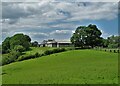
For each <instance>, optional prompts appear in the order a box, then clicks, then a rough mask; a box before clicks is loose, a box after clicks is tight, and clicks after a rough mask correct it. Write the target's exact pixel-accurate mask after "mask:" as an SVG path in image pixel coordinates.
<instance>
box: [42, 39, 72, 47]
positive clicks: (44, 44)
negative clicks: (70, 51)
mask: <svg viewBox="0 0 120 86" xmlns="http://www.w3.org/2000/svg"><path fill="white" fill-rule="evenodd" d="M70 46H72V43H71V42H68V41H55V39H49V40H44V41H43V42H42V43H41V44H40V47H70Z"/></svg>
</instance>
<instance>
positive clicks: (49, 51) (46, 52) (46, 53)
mask: <svg viewBox="0 0 120 86" xmlns="http://www.w3.org/2000/svg"><path fill="white" fill-rule="evenodd" d="M50 54H53V50H46V51H45V52H44V55H50Z"/></svg>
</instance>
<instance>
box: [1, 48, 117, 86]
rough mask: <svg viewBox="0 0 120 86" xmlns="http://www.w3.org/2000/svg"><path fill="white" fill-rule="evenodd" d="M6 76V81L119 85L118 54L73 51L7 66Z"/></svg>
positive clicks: (14, 82)
mask: <svg viewBox="0 0 120 86" xmlns="http://www.w3.org/2000/svg"><path fill="white" fill-rule="evenodd" d="M29 52H30V51H29ZM31 52H32V51H31ZM27 53H28V52H27ZM2 77H3V84H86V83H87V84H113V83H116V84H117V83H118V78H117V77H118V54H117V53H110V52H104V51H95V50H71V51H66V52H62V53H57V54H52V55H49V56H43V57H41V58H36V59H31V60H25V61H22V62H15V63H11V64H9V65H5V66H3V75H2Z"/></svg>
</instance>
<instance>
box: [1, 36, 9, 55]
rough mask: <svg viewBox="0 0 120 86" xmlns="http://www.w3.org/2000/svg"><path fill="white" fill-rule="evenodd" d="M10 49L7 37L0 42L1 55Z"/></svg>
mask: <svg viewBox="0 0 120 86" xmlns="http://www.w3.org/2000/svg"><path fill="white" fill-rule="evenodd" d="M9 49H10V37H7V38H6V39H5V40H4V41H3V42H2V53H8V52H9Z"/></svg>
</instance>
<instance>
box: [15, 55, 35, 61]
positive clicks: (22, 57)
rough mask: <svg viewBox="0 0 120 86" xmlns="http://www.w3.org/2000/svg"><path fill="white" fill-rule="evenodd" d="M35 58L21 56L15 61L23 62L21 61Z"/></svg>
mask: <svg viewBox="0 0 120 86" xmlns="http://www.w3.org/2000/svg"><path fill="white" fill-rule="evenodd" d="M35 57H36V56H35V55H23V56H20V57H19V58H18V59H17V61H23V60H27V59H32V58H35Z"/></svg>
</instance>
